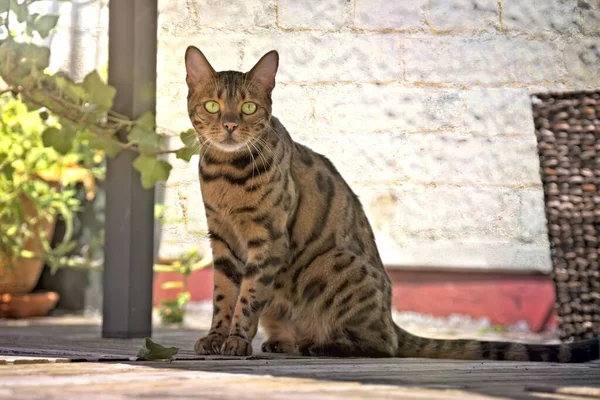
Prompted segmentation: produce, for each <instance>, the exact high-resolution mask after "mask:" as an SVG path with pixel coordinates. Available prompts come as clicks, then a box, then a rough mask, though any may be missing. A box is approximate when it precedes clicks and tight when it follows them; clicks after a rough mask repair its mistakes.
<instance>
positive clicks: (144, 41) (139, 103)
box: [102, 0, 158, 338]
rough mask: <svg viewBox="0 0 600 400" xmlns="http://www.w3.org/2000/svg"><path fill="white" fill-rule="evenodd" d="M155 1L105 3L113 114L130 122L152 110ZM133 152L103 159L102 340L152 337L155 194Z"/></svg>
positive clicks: (153, 95)
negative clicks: (142, 176) (105, 161)
mask: <svg viewBox="0 0 600 400" xmlns="http://www.w3.org/2000/svg"><path fill="white" fill-rule="evenodd" d="M157 16H158V6H157V0H112V1H111V2H110V3H109V17H110V20H109V45H108V54H109V62H108V76H109V78H108V79H109V83H110V84H111V85H112V86H114V87H116V89H117V95H116V98H115V104H114V110H115V111H116V112H118V113H120V114H123V115H126V116H128V117H130V118H137V117H139V116H140V115H141V114H142V113H144V112H146V111H151V112H153V113H154V112H155V110H156V35H157ZM135 157H136V154H135V153H133V152H131V151H122V152H121V153H120V154H119V155H118V156H117V157H116V158H115V159H112V160H110V159H109V160H108V169H107V177H106V226H105V248H104V262H105V264H104V275H103V287H104V289H103V290H104V295H103V320H102V336H103V337H105V338H136V337H145V336H150V335H151V334H152V280H153V272H152V266H153V263H154V260H153V258H154V257H153V255H154V252H153V244H154V190H146V189H144V188H142V186H141V183H140V176H139V173H138V172H137V171H135V170H134V169H133V167H132V162H133V160H134V159H135Z"/></svg>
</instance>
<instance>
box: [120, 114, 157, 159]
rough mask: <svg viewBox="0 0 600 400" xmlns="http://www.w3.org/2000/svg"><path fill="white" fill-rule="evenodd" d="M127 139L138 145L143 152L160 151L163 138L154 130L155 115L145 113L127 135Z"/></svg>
mask: <svg viewBox="0 0 600 400" xmlns="http://www.w3.org/2000/svg"><path fill="white" fill-rule="evenodd" d="M127 139H128V140H129V141H130V142H132V143H135V144H137V145H138V147H139V148H140V149H141V150H142V151H146V152H155V151H158V150H160V148H161V145H162V137H161V136H160V135H158V134H157V133H156V131H155V130H154V115H153V114H152V113H150V112H145V113H144V114H142V115H141V116H140V117H139V118H138V119H137V120H136V121H135V126H134V127H133V129H131V131H130V132H129V135H127Z"/></svg>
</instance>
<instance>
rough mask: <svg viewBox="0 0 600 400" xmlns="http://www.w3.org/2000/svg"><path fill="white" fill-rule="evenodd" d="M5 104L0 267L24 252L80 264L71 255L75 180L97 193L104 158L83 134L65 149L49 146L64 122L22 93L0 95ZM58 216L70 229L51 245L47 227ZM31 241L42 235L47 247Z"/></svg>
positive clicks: (55, 262)
mask: <svg viewBox="0 0 600 400" xmlns="http://www.w3.org/2000/svg"><path fill="white" fill-rule="evenodd" d="M0 109H1V110H2V112H1V113H0V269H2V268H6V267H8V266H12V265H15V264H16V263H17V262H18V260H19V259H23V258H38V259H44V260H45V261H46V262H47V263H48V264H49V265H50V266H51V267H54V268H56V267H58V266H60V265H76V264H79V262H80V261H74V260H71V259H70V258H69V257H67V256H66V254H67V253H69V252H70V251H71V250H72V249H73V248H74V246H75V242H74V241H72V240H71V237H72V232H73V215H74V213H75V212H77V210H78V209H79V207H80V205H81V201H80V199H79V198H78V196H77V190H76V185H78V184H80V183H82V184H83V186H84V187H85V190H86V197H87V198H88V199H91V198H93V196H94V194H95V184H96V181H97V180H98V179H102V178H103V175H104V169H103V167H102V160H103V158H102V157H101V155H100V154H98V153H97V152H95V151H93V150H90V149H89V148H87V147H86V144H85V141H82V140H80V139H78V138H75V139H74V140H73V141H71V142H69V143H68V145H67V144H65V145H63V146H62V148H61V149H60V151H59V150H57V149H56V148H53V147H47V146H46V145H45V142H46V141H48V140H51V139H49V138H51V137H52V135H54V132H55V131H59V130H60V129H61V128H62V127H61V126H60V124H59V123H58V121H57V120H56V119H55V118H53V117H52V116H50V115H48V114H47V113H45V112H43V111H42V112H40V111H29V110H28V109H27V107H26V106H25V105H24V104H23V103H22V102H21V101H20V100H18V99H14V98H11V97H10V96H6V95H2V96H0ZM59 216H60V217H61V218H62V219H63V220H64V221H65V226H66V232H65V235H64V238H63V240H62V242H61V243H59V244H58V245H56V246H54V248H51V246H50V240H51V237H48V231H49V230H48V227H49V226H50V225H51V224H53V223H54V221H55V220H56V218H58V217H59ZM32 241H36V242H38V241H39V243H40V244H41V250H42V251H43V253H35V252H34V251H32V249H31V248H32V247H39V246H32Z"/></svg>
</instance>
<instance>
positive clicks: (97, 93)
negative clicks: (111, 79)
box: [83, 70, 117, 110]
mask: <svg viewBox="0 0 600 400" xmlns="http://www.w3.org/2000/svg"><path fill="white" fill-rule="evenodd" d="M83 88H84V89H85V90H86V91H87V93H88V95H89V101H90V102H92V103H94V104H97V105H98V106H100V107H101V108H103V109H104V110H110V108H111V107H112V104H113V100H114V98H115V94H116V92H117V91H116V89H115V88H114V87H112V86H110V85H108V84H106V83H105V82H104V81H102V78H100V75H99V74H98V72H97V71H95V70H94V71H92V72H90V73H89V74H87V76H86V77H85V78H84V79H83Z"/></svg>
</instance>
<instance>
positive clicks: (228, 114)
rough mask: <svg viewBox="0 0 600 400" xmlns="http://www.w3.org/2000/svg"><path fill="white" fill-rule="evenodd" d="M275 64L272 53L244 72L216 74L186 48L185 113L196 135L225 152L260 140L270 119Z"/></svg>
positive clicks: (198, 53) (199, 54)
mask: <svg viewBox="0 0 600 400" xmlns="http://www.w3.org/2000/svg"><path fill="white" fill-rule="evenodd" d="M278 63H279V55H278V54H277V52H276V51H274V50H273V51H270V52H268V53H267V54H265V55H264V56H263V57H262V58H261V59H260V60H259V61H258V62H257V63H256V65H255V66H254V67H253V68H252V69H251V70H250V71H248V72H246V73H242V72H237V71H221V72H216V71H215V70H214V69H213V67H212V66H211V65H210V63H209V62H208V60H207V59H206V57H205V56H204V54H202V52H201V51H200V50H198V49H197V48H196V47H194V46H190V47H188V48H187V50H186V52H185V68H186V72H187V77H186V82H187V84H188V88H189V92H188V111H189V114H190V119H191V121H192V124H193V125H194V128H195V129H196V132H198V135H200V137H201V138H202V139H204V140H205V141H208V142H209V143H210V145H211V146H215V147H217V148H218V149H220V150H222V151H227V152H235V151H238V150H240V149H243V148H247V147H248V145H249V143H251V144H252V143H253V142H254V141H258V140H260V136H261V135H262V134H263V132H264V130H265V129H268V124H269V121H270V118H271V92H272V91H273V88H274V87H275V74H276V73H277V66H278Z"/></svg>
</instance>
